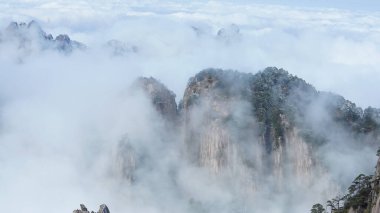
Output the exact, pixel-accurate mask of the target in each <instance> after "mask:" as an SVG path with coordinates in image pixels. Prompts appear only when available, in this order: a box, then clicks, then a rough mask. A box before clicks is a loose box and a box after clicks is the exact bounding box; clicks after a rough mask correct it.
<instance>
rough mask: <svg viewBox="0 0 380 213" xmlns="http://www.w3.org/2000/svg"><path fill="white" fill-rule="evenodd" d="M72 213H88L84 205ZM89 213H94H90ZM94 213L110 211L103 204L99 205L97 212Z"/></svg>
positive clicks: (108, 212)
mask: <svg viewBox="0 0 380 213" xmlns="http://www.w3.org/2000/svg"><path fill="white" fill-rule="evenodd" d="M73 213H90V211H89V210H88V209H87V208H86V206H85V205H84V204H80V209H77V210H74V211H73ZM91 213H95V212H94V211H91ZM96 213H110V210H109V209H108V207H107V206H106V205H105V204H102V205H100V207H99V210H98V211H97V212H96Z"/></svg>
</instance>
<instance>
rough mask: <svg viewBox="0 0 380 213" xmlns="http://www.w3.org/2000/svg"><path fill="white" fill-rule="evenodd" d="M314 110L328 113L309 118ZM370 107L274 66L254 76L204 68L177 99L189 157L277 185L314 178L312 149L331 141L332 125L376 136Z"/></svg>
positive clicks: (214, 168) (216, 169)
mask: <svg viewBox="0 0 380 213" xmlns="http://www.w3.org/2000/svg"><path fill="white" fill-rule="evenodd" d="M316 106H318V107H319V108H318V109H314V108H315V107H316ZM313 110H315V111H318V112H319V114H321V115H323V117H325V118H326V119H315V118H311V117H310V116H312V115H313V113H311V111H313ZM364 112H366V113H364ZM376 112H377V110H374V109H373V110H372V109H366V110H364V111H363V110H362V109H361V108H359V107H356V105H355V104H353V103H352V102H350V101H348V100H345V99H344V98H343V97H341V96H337V95H334V94H330V93H324V92H319V91H317V90H316V89H315V88H314V87H312V86H311V85H309V84H307V83H306V82H305V81H304V80H302V79H300V78H297V77H295V76H292V75H290V74H289V73H287V72H286V71H285V70H282V69H277V68H272V67H270V68H267V69H265V70H264V71H262V72H259V73H257V74H255V75H252V74H247V73H239V72H236V71H228V70H218V69H208V70H204V71H202V72H200V73H198V74H197V75H195V76H194V77H193V78H191V79H190V80H189V83H188V85H187V87H186V90H185V93H184V96H183V100H182V101H181V104H180V114H181V115H182V116H183V120H184V129H185V134H186V135H185V145H186V150H187V154H188V159H189V160H190V161H191V162H192V163H194V164H196V165H199V166H202V167H206V168H209V169H210V170H211V171H212V172H214V173H220V172H223V171H228V172H233V173H239V174H241V173H244V174H247V175H248V176H250V177H251V178H250V179H257V178H258V177H257V176H261V177H265V176H267V175H273V176H274V177H275V178H276V179H277V183H278V185H279V186H281V185H282V182H284V180H285V179H288V180H289V179H294V180H295V181H296V182H297V183H301V184H305V183H306V184H307V183H309V182H310V181H312V177H313V176H315V175H314V174H313V172H315V171H317V170H318V168H319V165H317V160H316V158H315V156H314V155H313V149H314V148H315V147H318V146H320V145H321V144H325V143H328V142H329V137H328V136H327V133H328V131H330V129H331V128H334V129H338V130H341V131H342V132H343V131H345V130H348V131H347V132H351V134H352V136H353V137H354V136H355V138H361V139H360V140H357V141H362V142H363V143H366V142H368V143H370V142H371V141H372V142H373V141H377V142H378V141H379V140H378V136H377V137H376V135H378V132H379V128H378V123H377V121H376V119H377V113H376ZM310 120H313V123H312V122H310ZM314 121H315V122H314ZM368 135H371V137H370V138H371V139H368V137H367V136H368ZM372 136H375V137H372ZM365 138H367V139H368V140H367V139H365ZM376 138H377V139H376Z"/></svg>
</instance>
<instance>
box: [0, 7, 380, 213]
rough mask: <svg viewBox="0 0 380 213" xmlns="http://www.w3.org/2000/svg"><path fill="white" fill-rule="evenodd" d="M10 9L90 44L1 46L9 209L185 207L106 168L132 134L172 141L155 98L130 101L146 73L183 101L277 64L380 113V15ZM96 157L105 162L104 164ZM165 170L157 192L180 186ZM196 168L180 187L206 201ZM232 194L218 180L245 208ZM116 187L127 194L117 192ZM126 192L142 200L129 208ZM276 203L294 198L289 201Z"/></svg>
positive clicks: (4, 197) (3, 179)
mask: <svg viewBox="0 0 380 213" xmlns="http://www.w3.org/2000/svg"><path fill="white" fill-rule="evenodd" d="M0 11H2V12H1V13H0V27H1V29H4V28H5V27H6V26H7V25H8V23H9V22H10V21H25V22H28V21H30V20H32V19H35V20H37V21H39V23H40V24H41V26H42V28H43V29H44V30H45V31H46V32H48V33H52V34H53V36H56V35H58V34H61V33H65V34H69V35H70V36H71V38H72V39H75V40H78V41H81V42H83V43H85V44H87V45H88V47H89V49H88V50H87V51H84V52H75V53H74V54H72V55H68V56H67V55H60V54H58V53H55V52H53V51H50V50H49V51H47V52H43V51H42V52H39V51H37V52H33V53H32V54H31V55H29V56H28V57H26V58H25V59H24V62H23V63H22V64H18V63H15V60H14V59H15V58H17V57H18V54H19V52H18V51H11V50H13V49H12V46H9V45H4V44H0V64H1V65H0V100H1V101H2V102H1V104H0V106H1V111H0V112H1V116H0V118H1V123H0V126H1V132H0V133H1V134H0V139H1V140H0V146H1V148H0V167H1V168H3V170H2V171H1V172H0V186H4V187H5V189H4V188H2V190H4V191H5V192H6V193H5V194H3V193H0V204H6V203H13V202H14V201H15V200H17V201H18V202H19V205H18V206H19V208H20V211H21V212H26V211H30V212H37V211H40V210H41V208H43V207H44V206H45V205H47V206H48V207H49V208H51V209H53V210H54V212H68V211H69V212H70V211H72V209H73V208H75V207H76V205H77V204H78V202H86V203H89V205H90V207H91V208H96V205H99V204H100V203H97V202H106V203H107V204H110V205H111V206H112V207H114V208H116V209H117V210H122V209H123V210H124V208H130V209H128V210H135V211H140V212H159V210H166V211H170V212H174V210H183V208H184V206H186V203H183V202H184V201H183V200H182V199H178V200H175V199H174V201H173V200H171V199H173V197H174V198H176V196H178V194H176V193H178V192H176V191H170V192H169V194H168V195H166V196H163V198H162V199H163V200H165V199H167V200H170V202H173V206H172V207H171V208H169V209H168V208H166V207H163V206H162V205H163V204H162V203H160V201H162V200H156V199H152V197H154V195H155V194H154V193H152V192H150V191H149V190H148V189H147V188H146V187H145V188H144V186H141V185H139V186H136V188H134V189H127V190H125V191H123V190H122V189H117V188H118V185H117V184H115V183H114V182H112V181H110V180H109V179H107V178H104V177H103V176H102V174H103V173H102V172H103V170H102V169H106V168H104V167H102V165H106V163H107V159H105V157H104V155H102V151H104V152H107V153H108V152H110V149H112V146H113V145H114V143H116V142H117V141H118V140H119V139H120V137H121V136H122V135H124V134H125V131H126V130H127V129H128V130H129V131H130V132H132V133H129V134H130V135H129V136H130V137H132V138H133V137H136V138H140V137H137V136H141V135H142V136H143V137H141V138H140V139H141V141H142V146H143V148H147V147H144V146H147V144H149V145H151V141H154V142H157V144H156V145H155V146H153V148H157V147H158V148H159V147H160V144H161V143H162V142H163V141H162V138H160V137H157V135H159V134H157V132H156V131H158V130H157V128H158V129H159V128H160V127H159V125H158V127H157V126H156V125H147V127H146V128H147V129H144V128H145V126H144V125H145V124H147V123H149V124H151V118H154V116H155V115H154V113H153V112H152V109H151V108H149V106H147V105H148V104H147V102H146V100H145V99H143V98H141V99H139V98H137V99H136V97H129V98H126V99H123V98H125V97H124V96H123V95H124V93H125V91H126V90H127V88H128V86H129V85H130V83H131V82H132V81H133V80H134V79H135V78H136V77H138V76H153V77H155V78H157V79H160V80H161V81H162V82H163V83H164V84H165V85H166V86H167V87H168V88H169V89H172V90H174V92H175V93H176V94H177V100H179V99H181V98H182V94H183V91H184V88H185V86H186V83H187V81H188V79H189V77H191V76H192V75H194V74H195V73H197V72H198V71H200V70H202V69H204V68H208V67H218V68H225V69H236V70H240V71H243V72H253V73H254V72H257V71H258V70H260V69H263V68H265V67H267V66H277V67H283V68H285V69H286V70H288V71H289V72H290V73H293V74H296V75H298V76H299V77H302V78H304V79H305V80H306V81H307V82H310V83H312V84H314V85H315V86H316V88H317V89H320V90H329V91H333V92H337V93H340V94H342V95H344V96H345V97H346V98H348V99H350V100H352V101H354V102H356V103H357V104H358V105H360V106H363V107H366V106H367V105H372V106H375V107H380V100H379V99H378V98H377V96H378V94H377V91H379V89H380V88H379V84H378V82H379V81H380V68H379V63H380V62H379V58H380V48H379V45H380V15H379V14H378V13H370V12H368V13H364V12H354V11H347V10H337V9H312V8H293V7H286V6H275V5H262V4H248V3H242V4H232V3H222V2H217V1H211V2H207V3H205V2H201V1H198V2H185V3H181V2H178V1H177V2H161V1H143V2H141V1H107V2H104V1H84V0H82V1H55V2H51V1H42V0H34V1H7V2H1V3H0ZM231 24H236V25H237V26H239V28H240V31H239V32H240V35H238V36H236V38H235V37H234V38H232V39H218V38H216V35H217V32H218V30H219V29H220V28H227V27H228V26H230V25H231ZM192 27H196V28H197V29H199V31H197V32H195V31H194V30H193V29H192ZM110 39H118V40H121V41H123V42H125V43H128V44H131V45H136V46H137V48H138V51H137V53H128V54H127V55H125V56H123V57H111V56H110V54H109V53H108V52H106V51H105V49H104V44H105V43H106V42H107V41H108V40H110ZM122 97H123V98H122ZM140 111H143V112H146V113H147V115H145V114H144V113H142V114H140V113H139V112H140ZM149 113H150V114H149ZM153 122H154V119H153ZM146 132H148V133H149V134H146ZM147 149H149V147H148V148H147ZM150 151H152V150H150ZM174 151H176V150H174ZM174 151H173V153H170V155H173V156H174V157H173V156H167V157H166V158H165V157H163V156H165V155H162V156H161V154H162V153H161V152H159V151H158V154H157V155H159V157H162V159H163V164H164V165H167V164H169V165H171V164H170V163H168V162H170V161H172V160H173V159H174V160H176V158H177V156H176V154H175V152H174ZM364 151H367V150H364ZM364 151H363V152H364ZM52 153H54V154H52ZM56 153H57V154H56ZM15 154H17V157H15V156H14V155H15ZM333 157H334V156H332V158H333ZM93 161H95V162H96V163H97V164H96V165H97V166H99V167H96V168H93V166H94V165H93V164H92V163H91V162H93ZM363 161H365V160H363ZM78 162H80V163H78ZM366 162H367V161H365V162H359V164H365V163H366ZM73 165H74V166H73ZM58 167H59V170H57V169H56V168H58ZM160 169H162V170H164V172H162V171H158V172H156V173H154V172H153V173H152V177H147V178H146V180H145V181H146V182H147V183H149V184H151V185H155V184H157V183H160V184H161V183H163V185H162V186H161V185H160V186H157V188H155V190H157V191H160V189H162V188H160V187H163V188H165V187H167V186H168V185H170V184H171V183H168V182H166V181H167V180H166V179H164V178H162V177H161V176H160V175H157V174H162V173H165V172H168V171H166V170H165V169H163V168H159V169H158V170H160ZM98 170H101V171H98ZM82 171H86V172H88V173H85V174H83V173H81V172H82ZM344 171H346V170H344ZM192 172H193V170H192V168H190V169H185V171H183V173H181V174H180V177H179V179H180V180H182V179H183V182H180V183H178V184H182V185H183V187H184V188H188V189H189V191H190V192H189V193H190V194H191V193H193V195H199V194H198V193H200V192H202V189H197V188H192V186H191V185H190V186H189V185H188V184H189V183H190V182H186V178H189V177H188V176H187V175H186V174H188V173H190V174H192ZM154 175H157V176H158V177H157V180H155V178H156V176H154ZM338 175H340V174H338ZM189 176H191V175H189ZM195 176H196V175H195ZM197 178H200V179H197ZM207 178H208V177H207V175H204V174H203V173H202V172H199V177H198V176H196V178H194V179H193V180H192V181H194V182H199V184H198V185H197V186H199V187H201V188H202V186H204V185H203V184H206V185H207V184H208V183H209V182H208V181H209V180H207ZM204 179H206V180H204ZM56 180H59V184H58V183H57V182H56ZM110 182H111V183H110ZM99 183H101V184H99ZM144 183H145V182H144ZM152 183H153V184H152ZM57 185H58V187H56V186H57ZM158 185H159V184H158ZM321 185H323V184H321ZM149 186H150V185H149ZM13 187H15V188H13ZM204 187H205V186H204ZM0 188H1V187H0ZM115 188H116V189H115ZM190 189H191V190H190ZM220 189H221V188H220V187H219V185H218V183H215V185H212V190H210V191H207V193H208V194H209V195H210V197H211V196H218V199H221V200H223V201H225V202H226V203H228V202H234V200H233V199H232V198H231V194H230V192H229V191H227V192H225V193H223V192H221V191H220ZM108 190H109V191H108ZM192 190H194V191H192ZM115 191H117V192H118V193H120V194H121V195H122V196H121V197H118V198H115V197H114V196H111V195H112V193H113V192H115ZM36 192H37V193H36ZM38 192H41V193H40V194H41V195H40V196H38V195H39V193H38ZM132 192H134V193H137V192H138V193H139V194H138V195H139V196H141V198H139V196H133V193H132ZM36 194H37V195H36ZM61 194H63V195H64V199H65V201H62V199H61V198H62V195H61ZM131 194H132V195H131ZM179 194H180V193H179ZM124 196H126V197H128V198H130V199H129V200H131V201H130V203H128V205H124V202H125V200H124V199H123V198H124ZM199 196H201V195H199ZM203 196H204V195H203ZM111 198H112V199H111ZM119 199H120V200H119ZM209 199H211V200H212V199H213V198H212V197H211V198H209ZM275 199H276V200H278V201H279V202H281V203H285V204H286V202H287V200H286V199H285V198H283V197H276V198H275ZM46 200H49V203H48V204H46V202H45V201H46ZM167 200H165V201H167ZM176 201H178V203H177V202H176ZM144 202H148V204H145V205H144ZM212 202H217V201H215V200H212ZM163 203H165V202H163ZM1 206H4V205H1ZM11 207H12V206H10V207H7V208H11ZM302 207H304V206H302ZM308 207H309V206H306V207H305V208H308ZM111 211H112V209H111ZM112 212H113V211H112ZM274 212H276V211H275V210H274ZM277 212H282V211H281V209H280V210H277Z"/></svg>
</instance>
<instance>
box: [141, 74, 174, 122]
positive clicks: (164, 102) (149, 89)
mask: <svg viewBox="0 0 380 213" xmlns="http://www.w3.org/2000/svg"><path fill="white" fill-rule="evenodd" d="M136 85H137V86H138V87H140V88H142V90H143V91H144V92H145V93H146V94H147V95H148V97H149V98H150V100H151V101H152V104H153V106H154V107H155V109H156V110H157V111H158V112H159V113H160V114H161V115H162V117H163V118H164V119H166V120H168V121H173V122H174V121H176V120H177V116H178V113H177V103H176V101H175V94H174V93H173V92H172V91H170V90H169V89H168V88H167V87H166V86H165V85H163V84H162V83H160V82H159V81H157V80H156V79H154V78H152V77H150V78H145V77H141V78H139V79H137V82H136Z"/></svg>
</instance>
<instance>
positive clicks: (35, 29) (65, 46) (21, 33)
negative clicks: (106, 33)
mask: <svg viewBox="0 0 380 213" xmlns="http://www.w3.org/2000/svg"><path fill="white" fill-rule="evenodd" d="M0 35H1V37H0V44H1V43H3V42H7V43H8V44H13V45H15V46H16V48H17V49H18V50H23V51H24V52H25V53H24V54H28V52H31V51H41V50H46V49H54V50H58V51H60V52H63V53H71V52H72V51H74V50H83V49H85V48H86V46H85V45H84V44H82V43H80V42H77V41H74V40H71V39H70V37H69V36H68V35H65V34H61V35H58V36H57V37H56V38H55V39H54V38H53V36H52V35H51V34H47V33H46V32H44V31H43V30H42V28H41V27H40V26H39V24H38V23H37V22H36V21H31V22H29V23H28V24H26V23H23V22H21V23H17V22H12V23H10V24H9V25H8V27H7V28H6V29H5V30H4V31H3V32H2V33H0Z"/></svg>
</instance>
